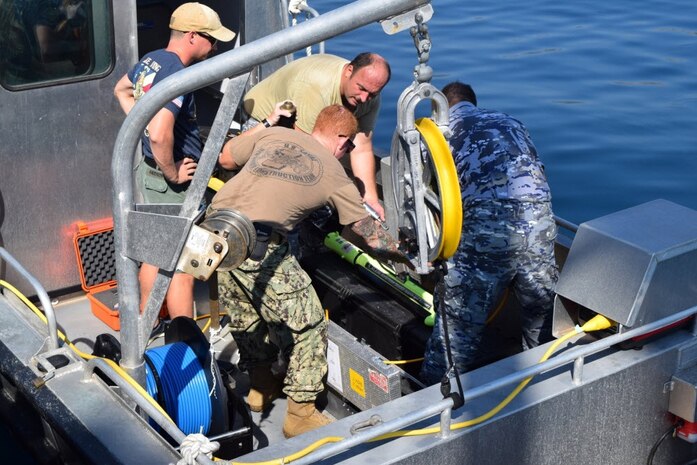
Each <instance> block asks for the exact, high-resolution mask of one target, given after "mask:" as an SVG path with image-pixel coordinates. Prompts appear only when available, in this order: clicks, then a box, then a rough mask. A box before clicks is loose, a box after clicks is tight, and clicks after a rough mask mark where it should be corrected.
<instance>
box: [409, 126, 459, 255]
mask: <svg viewBox="0 0 697 465" xmlns="http://www.w3.org/2000/svg"><path fill="white" fill-rule="evenodd" d="M415 125H416V129H417V130H418V131H419V133H420V134H421V137H422V139H423V140H424V142H425V144H426V147H427V148H428V151H429V153H430V156H431V160H432V162H433V170H434V171H435V174H436V179H437V182H438V191H439V194H440V195H439V196H440V204H441V218H440V221H441V243H440V248H439V250H438V257H439V258H442V259H448V258H450V257H452V256H453V254H455V252H456V251H457V246H458V245H459V244H460V234H461V232H462V198H461V195H460V182H459V181H458V179H457V170H456V169H455V163H454V162H453V157H452V154H451V153H450V147H449V146H448V142H447V141H446V140H445V137H443V133H441V131H440V129H438V126H437V125H436V123H434V122H433V121H432V120H431V119H428V118H420V119H418V120H416V122H415Z"/></svg>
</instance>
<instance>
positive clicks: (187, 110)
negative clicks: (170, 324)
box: [114, 2, 235, 318]
mask: <svg viewBox="0 0 697 465" xmlns="http://www.w3.org/2000/svg"><path fill="white" fill-rule="evenodd" d="M169 28H170V29H171V30H172V31H171V34H170V37H169V43H168V44H167V48H165V49H160V50H155V51H152V52H149V53H147V54H146V55H145V56H144V57H143V58H142V59H141V60H140V62H139V63H137V64H136V65H135V66H134V67H133V69H132V70H131V71H130V72H129V73H127V74H125V75H124V76H123V77H122V78H121V79H120V80H119V82H118V83H117V84H116V87H115V88H114V95H115V96H116V98H117V99H118V101H119V104H120V105H121V108H122V109H123V111H124V112H125V113H126V114H128V112H130V111H131V108H133V106H134V105H135V104H136V102H137V101H138V99H139V98H140V97H142V96H143V95H145V93H146V92H147V91H148V90H150V88H151V87H152V86H154V85H156V84H157V83H158V82H160V81H161V80H162V79H164V78H166V77H168V76H170V75H171V74H174V73H175V72H177V71H180V70H182V69H184V68H186V67H187V66H189V65H190V64H192V63H194V62H196V61H201V60H205V59H206V58H208V56H209V55H210V54H211V53H212V52H213V51H214V50H215V49H216V42H217V41H218V40H220V41H222V42H229V41H231V40H232V39H233V38H234V37H235V33H234V32H232V31H231V30H230V29H227V28H226V27H224V26H223V25H222V24H221V22H220V18H219V17H218V14H217V13H216V12H215V11H213V10H212V9H210V8H209V7H207V6H205V5H202V4H200V3H195V2H192V3H184V4H183V5H181V6H180V7H179V8H177V9H176V10H174V13H172V17H171V18H170V21H169ZM202 145H203V144H202V143H201V138H200V136H199V128H198V124H197V123H196V104H195V102H194V95H193V93H189V94H186V95H181V96H179V97H177V98H175V99H174V100H172V101H171V102H169V103H167V104H166V105H165V106H164V108H162V109H161V110H160V111H159V112H158V113H157V114H156V115H155V116H154V117H153V119H152V120H150V123H149V124H148V126H147V127H146V128H145V131H144V132H143V136H142V146H143V158H142V161H141V162H140V163H139V164H138V166H137V167H136V185H137V187H138V190H139V192H140V194H141V195H142V196H143V199H144V200H145V202H146V203H182V202H183V201H184V197H185V196H186V189H187V188H188V187H189V184H190V181H191V179H192V178H193V175H194V170H195V169H196V164H197V161H198V159H199V158H200V156H201V150H202ZM156 276H157V268H156V267H154V266H152V265H149V264H146V263H144V264H143V266H142V267H141V270H140V295H141V306H143V305H144V304H145V302H146V299H147V297H148V295H149V294H150V290H151V289H152V285H153V283H154V281H155V278H156ZM193 283H194V281H193V277H192V276H189V275H186V274H184V273H176V274H175V275H174V277H173V278H172V282H171V285H170V287H169V291H168V292H167V298H166V303H167V308H168V310H169V315H170V317H171V318H175V317H177V316H188V317H192V316H193Z"/></svg>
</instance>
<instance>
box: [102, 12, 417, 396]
mask: <svg viewBox="0 0 697 465" xmlns="http://www.w3.org/2000/svg"><path fill="white" fill-rule="evenodd" d="M426 3H429V1H428V0H383V1H380V2H375V1H373V0H358V1H356V2H353V3H351V4H349V5H346V6H344V7H341V8H338V9H336V10H333V11H330V12H327V13H325V14H323V15H321V16H320V17H317V18H313V19H311V20H309V21H305V22H303V23H302V24H299V25H298V26H296V27H293V28H290V29H284V30H282V31H279V32H276V33H274V34H270V35H268V36H266V37H263V38H261V39H259V40H256V41H254V42H252V43H249V44H245V45H242V46H241V47H239V48H236V49H233V50H230V51H228V52H226V53H223V54H221V55H219V56H215V57H212V58H210V59H208V60H206V61H205V62H201V63H197V64H195V65H192V66H190V67H188V68H186V69H184V70H182V71H180V72H178V73H176V74H174V75H172V76H169V77H168V78H166V79H164V80H163V81H162V82H160V83H158V85H157V86H155V87H153V88H152V89H151V90H150V91H148V92H147V93H146V94H145V95H144V96H143V97H142V98H141V99H140V100H139V101H138V105H136V106H135V107H134V108H133V110H132V111H131V112H130V113H129V114H128V116H127V117H126V119H125V121H124V123H123V126H122V127H121V129H120V131H119V134H118V136H117V138H116V142H115V144H114V151H113V158H112V164H111V172H112V177H113V186H114V187H113V189H114V192H113V214H114V246H115V251H116V257H115V261H116V275H117V281H118V282H119V309H120V312H121V322H122V324H121V338H122V342H123V352H122V357H123V358H122V360H121V364H122V366H123V367H124V369H126V370H127V371H128V372H129V373H130V374H131V375H132V376H133V377H134V378H135V379H137V380H138V382H140V383H141V384H144V382H145V375H144V373H145V365H144V359H143V351H142V350H140V348H139V339H138V335H139V333H140V332H141V331H140V327H141V326H142V325H143V323H142V322H141V319H140V312H139V292H138V289H139V287H138V264H137V263H136V261H135V260H133V259H131V258H129V256H128V253H127V245H128V234H127V228H126V219H127V217H128V215H129V213H130V212H132V211H133V208H134V196H133V179H132V171H133V153H134V152H135V150H136V146H137V144H138V140H139V138H140V135H141V134H142V131H143V129H144V128H145V126H146V125H147V124H148V122H149V121H150V120H151V119H152V117H153V116H154V115H155V113H157V112H158V111H159V110H160V109H161V108H162V107H163V106H164V105H165V104H166V103H167V102H168V101H170V100H172V99H173V98H175V97H177V96H179V95H182V94H185V93H188V92H191V91H193V90H196V89H200V88H202V87H205V86H207V85H210V84H212V83H214V82H217V81H221V80H222V79H224V78H227V77H232V76H237V75H239V74H241V73H243V72H246V71H249V70H251V69H252V68H254V67H255V66H257V65H259V64H262V63H265V62H267V61H269V60H272V59H275V58H278V57H281V56H283V55H286V54H288V53H292V52H294V51H297V50H300V49H302V48H304V47H306V46H308V45H311V44H314V43H317V42H319V41H322V40H325V39H329V38H331V37H334V36H337V35H339V34H342V33H344V32H348V31H351V30H354V29H357V28H359V27H362V26H365V25H367V24H369V23H371V22H374V21H379V20H382V19H385V18H388V17H390V16H394V15H396V14H399V13H402V12H406V11H409V10H413V9H415V8H417V7H419V6H421V5H423V4H426ZM213 129H214V128H211V130H213ZM207 182H208V180H207V179H203V174H202V173H198V172H197V173H196V174H195V175H194V178H193V180H192V187H191V188H194V189H195V186H196V185H197V184H200V183H207ZM193 204H194V202H185V204H184V206H183V207H182V210H181V212H180V214H179V216H180V217H185V218H190V217H191V216H192V215H193V212H191V211H189V210H188V209H187V208H189V207H190V206H191V205H193ZM187 205H188V207H187ZM195 206H198V205H195ZM160 281H162V280H160ZM166 284H168V281H167V282H165V285H166ZM157 285H158V282H157V281H156V286H157Z"/></svg>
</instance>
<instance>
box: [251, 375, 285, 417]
mask: <svg viewBox="0 0 697 465" xmlns="http://www.w3.org/2000/svg"><path fill="white" fill-rule="evenodd" d="M282 388H283V381H282V380H281V379H280V378H278V377H276V376H275V375H274V374H273V372H272V371H271V365H262V366H258V367H254V368H250V369H249V394H247V404H249V409H250V410H251V411H252V412H263V411H264V409H265V408H266V407H268V406H269V405H271V402H273V401H274V399H277V398H278V397H280V395H281V392H282V391H281V389H282Z"/></svg>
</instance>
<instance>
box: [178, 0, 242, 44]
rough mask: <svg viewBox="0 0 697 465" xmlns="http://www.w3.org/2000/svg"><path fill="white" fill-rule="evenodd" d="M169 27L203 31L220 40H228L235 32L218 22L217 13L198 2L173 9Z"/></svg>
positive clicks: (187, 30) (180, 29)
mask: <svg viewBox="0 0 697 465" xmlns="http://www.w3.org/2000/svg"><path fill="white" fill-rule="evenodd" d="M169 28H170V29H173V30H175V31H182V32H189V31H193V32H203V33H206V34H208V35H209V36H211V37H213V38H214V39H217V40H220V41H221V42H230V41H231V40H232V39H234V38H235V33H234V32H232V31H231V30H230V29H228V28H226V27H225V26H223V24H222V23H221V22H220V17H219V16H218V13H216V12H215V11H213V10H212V9H211V8H209V7H207V6H206V5H202V4H200V3H198V2H190V3H184V4H183V5H181V6H180V7H179V8H177V9H176V10H174V13H172V17H171V18H170V20H169Z"/></svg>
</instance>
